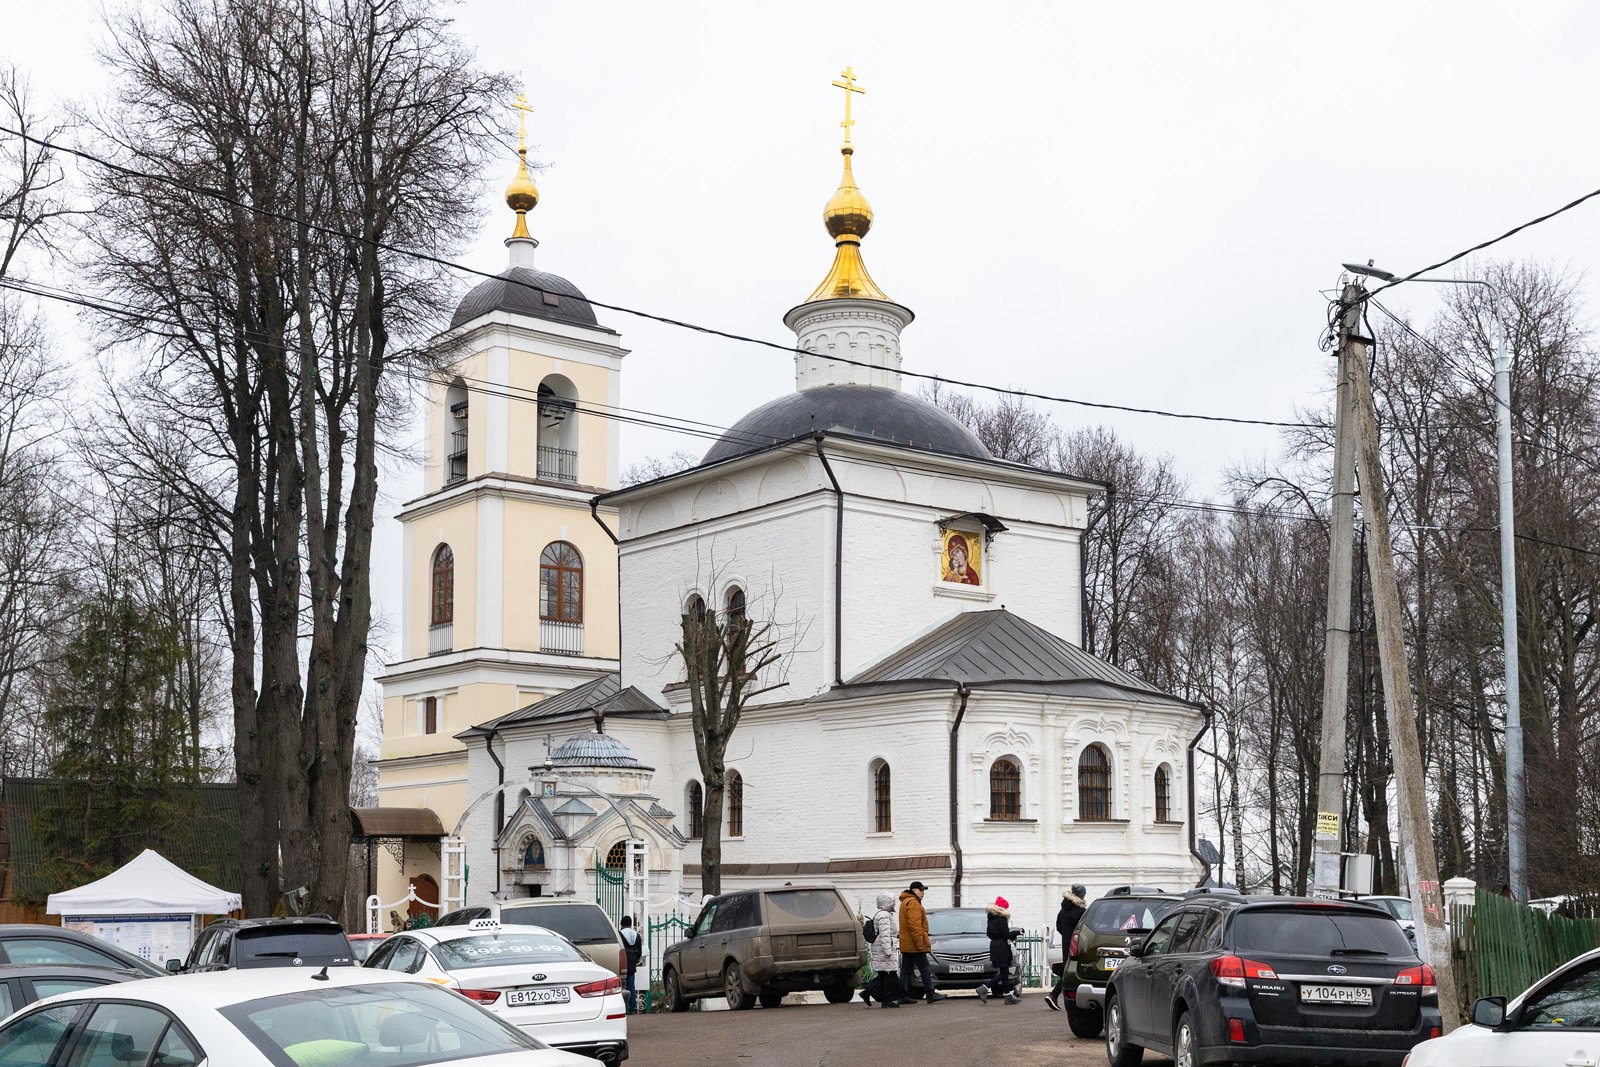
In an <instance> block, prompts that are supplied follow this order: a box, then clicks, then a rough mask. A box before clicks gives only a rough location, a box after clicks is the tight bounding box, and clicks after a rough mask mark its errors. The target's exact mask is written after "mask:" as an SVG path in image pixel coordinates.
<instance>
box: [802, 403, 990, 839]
mask: <svg viewBox="0 0 1600 1067" xmlns="http://www.w3.org/2000/svg"><path fill="white" fill-rule="evenodd" d="M811 440H812V443H813V444H815V445H816V446H817V458H818V459H820V460H821V461H822V469H823V470H824V471H825V472H826V473H827V475H828V481H830V482H832V483H833V499H834V508H833V684H834V685H843V684H844V675H843V673H842V664H843V660H844V490H843V489H840V488H839V479H838V478H835V477H834V476H833V466H832V465H831V464H830V463H829V462H828V457H827V455H826V454H825V453H824V452H823V451H822V434H820V433H815V434H812V435H811ZM965 704H966V700H965V698H963V699H962V705H963V706H965ZM958 721H959V720H958ZM957 855H959V853H957Z"/></svg>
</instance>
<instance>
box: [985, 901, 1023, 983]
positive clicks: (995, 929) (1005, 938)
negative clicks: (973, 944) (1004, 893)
mask: <svg viewBox="0 0 1600 1067" xmlns="http://www.w3.org/2000/svg"><path fill="white" fill-rule="evenodd" d="M988 912H989V923H988V926H987V928H986V931H985V932H986V933H988V935H989V963H990V964H991V965H992V966H994V967H997V968H999V970H998V971H997V972H996V973H995V976H994V977H993V978H991V979H989V980H988V981H987V982H985V983H983V985H981V986H979V987H978V999H979V1000H981V1001H982V1002H983V1003H985V1004H987V1003H989V994H990V993H1001V994H1004V995H1005V998H1006V1003H1007V1004H1021V1003H1022V998H1021V997H1019V996H1018V995H1017V990H1016V987H1015V986H1013V985H1012V984H1011V961H1012V959H1013V958H1014V957H1015V955H1016V954H1015V953H1014V952H1013V951H1012V949H1011V942H1013V941H1015V940H1016V939H1017V935H1018V934H1020V933H1022V931H1021V930H1013V929H1012V928H1011V903H1010V902H1009V901H1008V900H1006V898H1005V897H995V898H994V903H993V904H990V905H989V907H988Z"/></svg>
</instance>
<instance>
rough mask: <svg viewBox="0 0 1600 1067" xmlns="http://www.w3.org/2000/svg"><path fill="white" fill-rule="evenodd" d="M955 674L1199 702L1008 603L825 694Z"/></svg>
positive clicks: (932, 635)
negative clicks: (1159, 686) (1072, 639)
mask: <svg viewBox="0 0 1600 1067" xmlns="http://www.w3.org/2000/svg"><path fill="white" fill-rule="evenodd" d="M957 682H961V683H964V684H966V685H968V686H971V687H972V688H974V689H1026V690H1038V689H1047V690H1049V691H1052V692H1062V693H1066V694H1068V695H1074V696H1087V697H1100V698H1108V699H1114V700H1128V699H1130V698H1132V699H1138V700H1149V701H1156V702H1160V703H1167V704H1178V705H1182V706H1184V707H1194V706H1195V705H1193V704H1191V703H1190V702H1189V701H1186V700H1180V699H1179V698H1178V697H1175V696H1172V695H1171V694H1169V693H1163V692H1162V691H1161V690H1159V689H1157V688H1156V687H1155V686H1153V685H1151V684H1150V683H1149V682H1146V681H1144V680H1142V679H1140V678H1137V677H1135V676H1134V675H1132V674H1129V673H1128V672H1127V671H1125V670H1123V669H1122V668H1120V667H1116V666H1113V665H1112V664H1110V663H1107V662H1106V661H1105V660H1103V659H1100V658H1099V657H1098V656H1093V655H1090V654H1089V653H1088V652H1085V651H1084V650H1083V649H1081V648H1079V647H1078V646H1076V645H1074V644H1072V643H1071V642H1068V641H1063V640H1062V639H1061V638H1059V637H1057V636H1056V635H1055V634H1052V633H1050V632H1049V631H1048V630H1045V629H1043V628H1042V627H1039V626H1036V625H1034V624H1033V623H1031V622H1028V621H1027V620H1026V619H1023V618H1021V617H1020V616H1018V615H1014V614H1012V613H1011V612H1009V611H1007V610H1006V609H1004V608H998V609H995V610H991V611H966V612H962V613H961V614H959V615H957V616H956V617H955V618H953V619H950V620H949V621H948V622H945V623H943V624H941V625H940V626H938V627H936V628H935V629H934V630H932V631H930V632H929V633H927V634H924V635H923V636H922V637H919V638H917V639H916V640H915V641H913V642H911V644H909V645H907V646H906V647H904V648H902V649H900V650H899V651H897V652H894V653H891V654H890V655H888V656H887V657H885V658H884V659H882V660H879V661H878V662H877V663H876V664H874V665H873V666H871V667H869V668H867V670H865V671H864V672H862V673H861V674H859V675H857V676H856V677H854V678H853V679H851V680H850V681H849V682H847V683H845V685H844V686H842V687H835V688H834V689H832V690H830V691H829V692H828V693H827V694H824V695H825V696H826V697H828V698H832V699H842V698H847V697H850V696H853V695H855V696H859V695H861V693H862V690H864V689H871V690H878V691H883V692H890V691H894V690H904V689H920V688H927V687H928V686H929V685H951V686H953V685H955V683H957Z"/></svg>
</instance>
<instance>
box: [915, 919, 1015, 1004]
mask: <svg viewBox="0 0 1600 1067" xmlns="http://www.w3.org/2000/svg"><path fill="white" fill-rule="evenodd" d="M988 922H989V913H988V912H987V911H985V910H984V909H983V908H929V909H928V940H929V941H931V942H932V943H933V952H932V953H931V956H932V958H931V960H930V961H929V962H930V965H931V967H932V970H933V982H934V985H935V986H937V987H938V988H940V989H975V988H977V987H978V986H980V985H982V984H983V983H984V982H987V981H988V980H989V979H991V978H993V977H994V975H995V968H994V966H993V965H992V964H990V962H989V934H988V932H987V931H988ZM911 985H912V990H911V991H909V992H908V993H907V995H908V996H920V995H921V993H922V979H921V976H920V975H917V974H915V973H914V974H912V976H911Z"/></svg>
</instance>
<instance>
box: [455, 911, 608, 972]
mask: <svg viewBox="0 0 1600 1067" xmlns="http://www.w3.org/2000/svg"><path fill="white" fill-rule="evenodd" d="M474 919H494V920H496V921H498V922H501V923H504V924H505V925H507V926H522V925H526V926H542V927H544V928H545V929H546V930H554V931H555V932H556V933H558V934H560V935H561V936H562V937H564V938H566V939H567V940H568V941H571V942H572V943H573V944H574V945H576V946H578V948H580V949H582V950H583V952H584V953H585V954H587V955H588V956H589V958H590V959H592V960H594V961H595V962H596V963H598V964H599V965H600V966H602V967H604V968H605V969H606V970H608V971H610V972H611V973H612V974H626V973H627V970H628V957H627V954H626V953H625V952H623V950H622V932H621V931H620V930H618V929H617V924H616V923H614V922H612V921H611V916H609V915H607V914H606V910H605V909H604V908H602V907H601V906H600V905H598V904H596V903H595V902H594V901H592V900H574V899H573V898H571V897H527V898H524V899H522V900H504V901H495V902H493V903H491V904H486V905H480V906H477V907H472V908H457V909H456V910H455V911H447V912H445V913H444V914H443V915H441V916H439V921H438V922H436V923H434V926H465V925H466V924H467V923H469V922H472V921H473V920H474Z"/></svg>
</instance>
